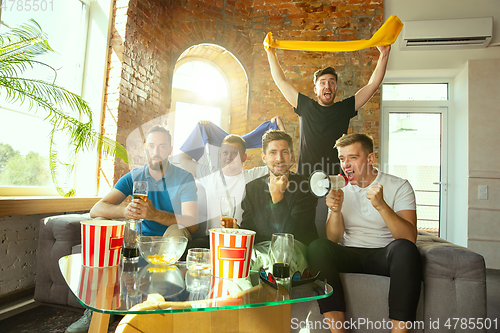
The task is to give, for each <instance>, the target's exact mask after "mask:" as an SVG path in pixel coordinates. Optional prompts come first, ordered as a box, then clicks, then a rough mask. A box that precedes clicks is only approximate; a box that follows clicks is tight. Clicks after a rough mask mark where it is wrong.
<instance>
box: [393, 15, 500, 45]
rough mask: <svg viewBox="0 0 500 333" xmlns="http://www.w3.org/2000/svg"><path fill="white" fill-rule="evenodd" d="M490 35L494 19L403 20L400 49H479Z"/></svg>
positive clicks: (489, 39)
mask: <svg viewBox="0 0 500 333" xmlns="http://www.w3.org/2000/svg"><path fill="white" fill-rule="evenodd" d="M492 34H493V17H481V18H466V19H453V20H433V21H406V22H404V26H403V32H402V44H401V49H402V50H431V49H432V50H437V49H453V48H482V47H486V46H488V44H489V43H490V41H491V36H492Z"/></svg>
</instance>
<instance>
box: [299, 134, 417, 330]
mask: <svg viewBox="0 0 500 333" xmlns="http://www.w3.org/2000/svg"><path fill="white" fill-rule="evenodd" d="M335 148H337V150H338V156H339V160H340V163H341V167H342V170H343V171H344V173H345V175H346V176H347V178H348V179H349V184H348V185H347V186H346V187H344V188H343V189H342V190H338V191H335V190H332V191H330V193H329V194H328V195H327V197H326V205H327V206H328V208H329V215H328V219H327V222H326V235H327V239H318V240H316V241H314V242H312V243H311V244H310V246H309V252H308V255H307V259H308V260H307V261H308V263H309V269H310V270H311V272H312V273H313V274H314V273H316V272H318V271H321V274H320V278H321V279H325V278H326V279H327V281H328V283H329V284H331V285H332V286H333V288H334V290H335V292H334V293H333V294H332V296H330V297H328V298H325V299H322V300H320V301H318V304H319V307H320V312H321V313H322V314H323V315H324V316H325V318H326V319H328V320H329V322H330V323H331V325H330V330H331V331H332V332H346V328H347V329H348V327H344V325H336V324H335V322H341V323H344V321H345V311H346V308H345V301H344V293H343V290H342V283H341V281H340V276H339V273H341V272H355V273H365V274H376V275H384V276H389V277H390V278H391V282H390V288H389V318H390V319H391V323H392V329H391V332H407V331H408V329H406V322H408V321H415V316H416V309H417V305H418V300H419V297H420V285H421V280H422V266H421V258H420V253H419V251H418V249H417V247H416V245H415V242H416V239H417V214H416V203H415V194H414V192H413V189H412V187H411V185H410V184H409V183H408V181H407V180H405V179H401V178H398V177H396V176H392V175H388V174H385V173H382V172H381V171H379V170H378V169H377V168H375V167H374V166H373V163H374V161H375V155H374V154H373V140H372V138H371V137H369V136H368V135H365V134H357V133H353V134H348V135H344V136H343V137H341V138H340V139H338V140H337V142H336V144H335Z"/></svg>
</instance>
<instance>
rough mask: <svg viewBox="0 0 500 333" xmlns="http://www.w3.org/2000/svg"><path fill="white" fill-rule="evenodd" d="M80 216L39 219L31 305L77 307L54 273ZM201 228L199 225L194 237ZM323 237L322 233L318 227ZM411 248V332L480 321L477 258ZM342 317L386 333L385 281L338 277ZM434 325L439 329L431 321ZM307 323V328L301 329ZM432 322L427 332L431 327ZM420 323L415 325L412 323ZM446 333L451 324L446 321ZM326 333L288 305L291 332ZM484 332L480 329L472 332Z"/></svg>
mask: <svg viewBox="0 0 500 333" xmlns="http://www.w3.org/2000/svg"><path fill="white" fill-rule="evenodd" d="M198 189H199V199H198V210H199V213H200V216H201V217H200V221H205V220H206V198H205V196H204V189H203V188H202V187H201V185H200V184H198ZM87 217H88V216H86V215H60V216H54V217H49V218H47V219H42V220H41V222H40V241H39V247H38V254H37V278H36V287H35V300H37V301H40V302H47V303H56V304H64V305H72V306H79V304H78V302H77V301H76V300H75V299H74V297H73V296H72V295H71V293H70V292H69V290H68V288H67V287H66V284H65V282H64V281H63V280H62V276H61V274H60V272H59V268H58V264H57V261H58V259H59V258H60V257H62V256H64V255H68V254H70V253H72V252H71V251H72V247H73V246H75V245H78V244H80V221H81V220H83V219H86V218H87ZM205 229H206V226H205V225H204V224H201V225H200V227H199V228H198V232H197V234H198V235H203V234H204V232H205ZM318 230H320V231H319V233H320V237H324V236H325V235H324V228H323V229H321V228H318ZM417 247H418V248H419V250H420V253H421V255H422V263H423V269H424V280H423V282H422V292H421V296H420V301H419V305H418V309H417V322H422V323H423V326H421V327H419V328H417V329H414V330H412V332H432V333H439V332H446V333H451V332H467V331H469V330H462V329H460V325H457V327H456V329H449V328H448V327H446V326H445V323H446V321H447V320H448V319H451V320H453V318H460V319H461V318H466V319H468V318H486V269H485V264H484V259H483V257H482V256H481V255H479V254H477V253H475V252H473V251H471V250H469V249H467V248H464V247H461V246H457V245H454V244H452V243H450V242H447V241H445V240H443V239H441V238H439V237H436V236H432V235H430V234H428V233H425V232H420V233H419V235H418V237H417ZM341 278H342V282H343V285H344V290H345V296H346V302H347V304H346V305H347V313H346V319H347V320H351V321H352V322H356V323H358V324H360V323H361V322H364V323H365V324H364V325H362V326H361V325H358V327H357V329H353V330H351V332H389V331H390V330H388V329H385V330H384V329H383V326H381V325H382V324H383V323H384V322H385V323H387V322H388V321H389V319H388V314H389V309H388V302H387V296H388V292H389V278H388V277H384V276H376V275H366V274H351V273H348V274H343V275H342V277H341ZM438 320H439V325H437V323H438V322H437V321H438ZM307 323H309V325H308V324H307ZM431 323H432V327H431ZM416 324H420V323H416ZM451 324H452V328H453V325H454V321H452V322H451ZM305 327H309V329H304V330H302V333H306V332H311V333H312V332H329V330H328V329H327V327H326V326H325V325H324V324H323V316H322V315H320V314H319V308H318V305H317V302H316V301H310V302H304V303H294V304H293V305H292V322H291V332H300V331H301V328H305ZM474 332H486V330H474Z"/></svg>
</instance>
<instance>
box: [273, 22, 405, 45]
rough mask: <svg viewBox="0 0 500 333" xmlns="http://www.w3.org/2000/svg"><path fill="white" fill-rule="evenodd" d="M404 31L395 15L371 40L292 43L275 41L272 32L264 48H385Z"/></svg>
mask: <svg viewBox="0 0 500 333" xmlns="http://www.w3.org/2000/svg"><path fill="white" fill-rule="evenodd" d="M401 29H403V23H401V21H400V20H399V18H398V17H397V16H395V15H393V16H391V17H389V18H388V19H387V21H386V22H385V23H384V24H383V25H382V26H381V27H380V29H378V31H377V32H376V33H375V34H374V35H373V36H372V38H370V39H369V40H351V41H344V42H333V41H330V42H325V41H323V42H313V41H290V40H282V41H277V40H273V34H272V32H270V33H268V34H267V36H266V39H264V48H265V49H266V50H267V49H268V48H269V47H274V48H276V49H284V50H300V51H327V52H330V51H357V50H361V49H365V48H368V47H372V46H385V45H391V44H393V43H394V42H395V41H396V39H397V38H398V35H399V33H400V32H401Z"/></svg>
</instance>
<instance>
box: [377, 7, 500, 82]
mask: <svg viewBox="0 0 500 333" xmlns="http://www.w3.org/2000/svg"><path fill="white" fill-rule="evenodd" d="M391 15H396V16H397V17H399V19H400V20H401V21H402V22H403V23H404V22H405V21H421V20H440V19H455V18H472V17H486V16H493V20H494V23H493V30H494V31H493V38H492V40H491V44H497V43H500V3H499V1H498V0H475V1H470V0H419V1H414V0H384V19H387V18H388V17H389V16H391ZM400 43H401V35H400V36H399V38H398V40H397V41H396V42H395V43H394V45H393V46H392V49H391V56H390V61H389V64H388V71H387V77H389V78H391V77H408V76H410V77H447V78H453V77H455V76H456V75H457V74H458V73H459V72H460V71H461V70H462V68H463V66H464V64H465V63H466V62H467V61H468V60H471V59H491V58H500V46H490V47H488V48H486V49H466V50H449V51H447V50H430V51H425V50H413V51H408V50H404V51H400V50H399V45H400Z"/></svg>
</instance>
